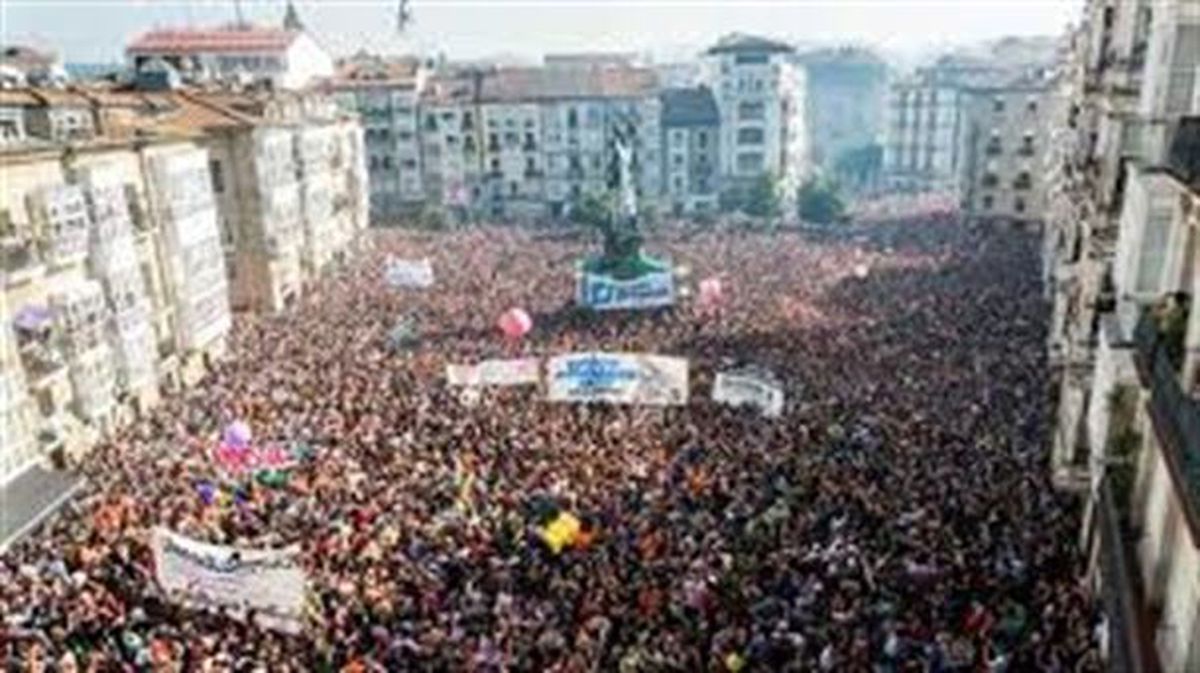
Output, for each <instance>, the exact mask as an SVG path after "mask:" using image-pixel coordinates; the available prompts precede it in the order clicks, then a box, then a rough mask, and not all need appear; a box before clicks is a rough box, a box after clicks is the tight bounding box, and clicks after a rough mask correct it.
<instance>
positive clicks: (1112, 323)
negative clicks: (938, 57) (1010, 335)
mask: <svg viewBox="0 0 1200 673" xmlns="http://www.w3.org/2000/svg"><path fill="white" fill-rule="evenodd" d="M1197 63H1200V2H1196V1H1194V0H1180V1H1175V2H1165V3H1151V2H1146V1H1143V0H1121V1H1119V2H1098V1H1093V2H1088V3H1087V5H1086V7H1085V11H1084V21H1083V23H1082V25H1081V27H1080V28H1079V30H1078V31H1077V32H1076V33H1074V35H1073V40H1072V49H1071V51H1070V53H1069V55H1068V58H1067V67H1066V73H1067V75H1068V76H1067V77H1066V78H1064V81H1063V83H1062V84H1061V93H1062V94H1063V95H1064V96H1066V97H1067V100H1068V101H1069V104H1068V105H1066V106H1064V113H1063V118H1062V120H1061V122H1059V123H1060V124H1061V127H1062V129H1063V132H1062V133H1061V134H1059V135H1057V136H1055V137H1052V138H1051V143H1050V149H1051V155H1050V160H1049V161H1048V162H1047V173H1048V175H1049V176H1050V180H1051V183H1050V189H1049V190H1048V196H1049V199H1048V201H1049V203H1048V210H1047V214H1048V217H1047V223H1046V229H1045V233H1046V245H1045V248H1044V249H1045V258H1044V259H1045V265H1044V266H1045V275H1046V278H1047V280H1048V283H1047V294H1048V295H1049V297H1050V298H1051V300H1052V302H1053V311H1052V317H1051V329H1050V335H1049V344H1048V348H1049V353H1050V361H1051V363H1052V365H1053V367H1054V370H1053V371H1054V374H1055V376H1056V379H1057V383H1058V391H1057V395H1056V398H1057V405H1056V409H1055V413H1056V424H1055V426H1056V427H1055V431H1054V434H1053V447H1052V454H1051V465H1052V469H1053V470H1054V475H1055V481H1056V483H1057V484H1059V485H1060V486H1061V487H1063V488H1066V489H1073V490H1076V491H1078V492H1079V493H1081V495H1082V496H1083V497H1084V499H1085V503H1086V507H1085V517H1084V524H1085V525H1084V530H1083V531H1082V535H1081V539H1082V541H1083V543H1084V546H1085V547H1086V548H1087V550H1088V551H1089V554H1090V558H1091V563H1090V564H1089V573H1088V580H1089V584H1090V585H1091V586H1092V587H1093V588H1094V589H1095V590H1096V591H1098V592H1100V593H1101V595H1102V596H1103V597H1104V603H1105V608H1106V609H1105V617H1106V625H1107V627H1108V629H1109V632H1110V634H1109V638H1108V639H1107V640H1108V642H1109V643H1110V645H1109V652H1108V656H1109V659H1110V665H1111V666H1112V668H1113V670H1163V671H1171V672H1175V671H1179V672H1183V671H1192V670H1197V669H1198V668H1200V581H1198V580H1197V578H1200V555H1198V554H1197V549H1198V548H1200V516H1198V513H1200V497H1198V494H1200V490H1198V489H1197V486H1196V481H1195V469H1196V468H1195V465H1196V464H1197V461H1198V457H1200V436H1197V435H1196V433H1195V432H1194V428H1195V427H1197V426H1196V422H1197V420H1198V419H1200V409H1198V408H1197V407H1196V403H1195V401H1194V394H1195V390H1196V383H1197V381H1196V378H1195V371H1196V362H1197V359H1196V354H1197V353H1198V352H1200V326H1198V325H1197V323H1200V320H1198V319H1197V317H1196V316H1197V312H1196V311H1195V310H1194V300H1193V297H1194V296H1195V291H1196V289H1197V281H1198V280H1200V278H1198V276H1197V271H1196V270H1197V269H1198V268H1200V266H1197V264H1196V261H1197V257H1196V255H1197V249H1196V245H1197V244H1196V236H1195V232H1196V226H1197V224H1198V222H1197V218H1196V214H1197V208H1196V204H1197V191H1198V188H1200V179H1198V178H1200V166H1198V165H1197V162H1198V161H1200V152H1198V151H1197V143H1198V142H1200V124H1198V123H1197V121H1196V116H1197V115H1198V114H1200V105H1197V103H1198V101H1197V97H1196V91H1197V67H1196V64H1197Z"/></svg>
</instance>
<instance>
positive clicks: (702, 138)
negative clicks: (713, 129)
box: [696, 131, 708, 149]
mask: <svg viewBox="0 0 1200 673" xmlns="http://www.w3.org/2000/svg"><path fill="white" fill-rule="evenodd" d="M696 146H697V147H700V148H701V149H703V148H705V147H708V133H707V132H706V131H697V132H696Z"/></svg>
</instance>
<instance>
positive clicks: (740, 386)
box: [712, 372, 783, 418]
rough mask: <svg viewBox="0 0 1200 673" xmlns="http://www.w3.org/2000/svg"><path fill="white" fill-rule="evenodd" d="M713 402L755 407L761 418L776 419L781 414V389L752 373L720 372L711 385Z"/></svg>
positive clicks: (770, 381)
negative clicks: (760, 413)
mask: <svg viewBox="0 0 1200 673" xmlns="http://www.w3.org/2000/svg"><path fill="white" fill-rule="evenodd" d="M712 398H713V401H715V402H723V403H725V404H731V405H733V406H741V405H743V404H747V405H750V406H752V407H757V408H758V409H759V410H760V411H761V412H762V415H763V416H767V417H769V418H778V417H779V416H781V415H782V414H783V388H782V387H780V385H779V384H778V383H776V382H775V381H772V380H770V379H769V378H767V377H765V376H762V375H759V374H757V373H754V372H721V373H718V374H717V380H716V382H715V383H714V384H713V393H712Z"/></svg>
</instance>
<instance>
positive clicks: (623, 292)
mask: <svg viewBox="0 0 1200 673" xmlns="http://www.w3.org/2000/svg"><path fill="white" fill-rule="evenodd" d="M577 299H578V301H579V303H580V304H582V305H584V306H589V307H591V308H594V309H596V310H599V311H606V310H613V309H638V308H655V307H659V306H670V305H671V304H674V303H675V279H674V277H673V276H672V275H671V274H670V273H669V272H659V273H649V274H646V275H644V276H639V277H638V278H634V279H632V280H617V279H615V278H613V277H611V276H604V275H600V274H595V273H586V272H585V273H580V274H579V287H578V292H577Z"/></svg>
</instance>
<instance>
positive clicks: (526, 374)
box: [446, 358, 539, 386]
mask: <svg viewBox="0 0 1200 673" xmlns="http://www.w3.org/2000/svg"><path fill="white" fill-rule="evenodd" d="M538 365H539V362H538V359H537V358H517V359H512V360H484V361H483V362H480V363H479V364H475V365H446V381H447V382H448V383H449V384H450V385H452V386H524V385H532V384H536V383H537V382H538V375H539V371H538Z"/></svg>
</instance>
